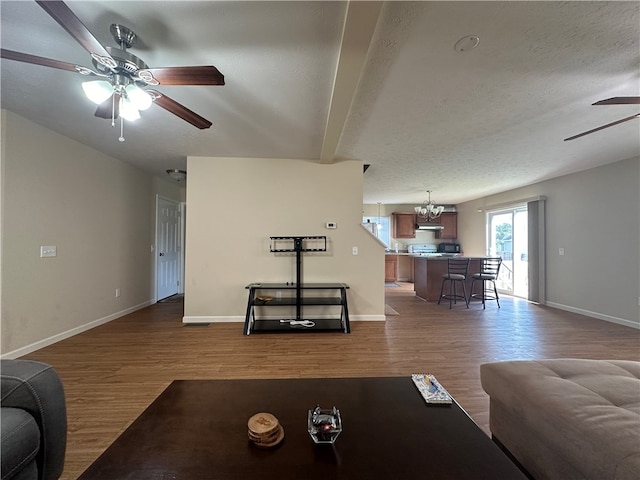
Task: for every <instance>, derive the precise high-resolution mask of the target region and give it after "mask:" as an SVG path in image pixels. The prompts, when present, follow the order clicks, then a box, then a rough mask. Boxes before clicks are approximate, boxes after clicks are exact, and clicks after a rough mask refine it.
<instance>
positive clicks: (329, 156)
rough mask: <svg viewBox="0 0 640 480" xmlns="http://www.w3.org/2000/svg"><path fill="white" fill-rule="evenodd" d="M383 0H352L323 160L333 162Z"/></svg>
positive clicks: (345, 25) (343, 35)
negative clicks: (375, 0) (366, 0)
mask: <svg viewBox="0 0 640 480" xmlns="http://www.w3.org/2000/svg"><path fill="white" fill-rule="evenodd" d="M382 3H383V2H363V1H350V2H349V5H348V6H347V14H346V17H345V22H344V30H343V31H342V42H341V45H340V55H339V57H338V65H337V67H336V75H335V78H334V81H333V90H332V93H331V104H330V106H329V116H328V118H327V125H326V128H325V132H324V140H323V142H322V152H321V153H320V163H332V162H333V161H334V158H335V154H336V149H337V148H338V142H339V141H340V136H341V135H342V130H343V129H344V124H345V122H346V120H347V114H348V113H349V109H350V108H351V102H352V101H353V97H354V95H355V92H356V89H357V87H358V82H359V81H360V76H361V74H362V70H363V68H364V65H365V62H366V60H367V53H368V52H369V45H370V44H371V39H372V38H373V33H374V32H375V29H376V24H377V23H378V17H379V16H380V10H381V8H382Z"/></svg>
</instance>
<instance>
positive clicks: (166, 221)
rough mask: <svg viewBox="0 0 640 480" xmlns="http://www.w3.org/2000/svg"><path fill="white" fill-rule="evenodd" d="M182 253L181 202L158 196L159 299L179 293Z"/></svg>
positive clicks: (157, 259) (157, 266) (157, 279)
mask: <svg viewBox="0 0 640 480" xmlns="http://www.w3.org/2000/svg"><path fill="white" fill-rule="evenodd" d="M180 254H181V248H180V204H179V203H178V202H174V201H173V200H168V199H166V198H162V197H160V196H158V197H157V201H156V298H157V300H162V299H163V298H167V297H170V296H171V295H174V294H176V293H178V282H179V279H180Z"/></svg>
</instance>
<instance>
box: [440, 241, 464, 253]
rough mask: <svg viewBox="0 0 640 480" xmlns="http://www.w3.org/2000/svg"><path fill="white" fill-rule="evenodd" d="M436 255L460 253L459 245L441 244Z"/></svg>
mask: <svg viewBox="0 0 640 480" xmlns="http://www.w3.org/2000/svg"><path fill="white" fill-rule="evenodd" d="M438 253H460V244H459V243H441V244H439V245H438Z"/></svg>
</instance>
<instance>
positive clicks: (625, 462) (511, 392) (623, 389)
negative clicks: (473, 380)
mask: <svg viewBox="0 0 640 480" xmlns="http://www.w3.org/2000/svg"><path fill="white" fill-rule="evenodd" d="M480 376H481V382H482V387H483V388H484V390H485V391H486V392H487V393H488V394H489V396H490V397H491V406H492V411H491V416H492V417H493V416H494V413H495V414H496V415H503V417H506V418H509V419H511V421H512V423H509V422H505V421H501V420H500V419H499V418H497V419H496V421H495V422H494V420H493V419H490V423H491V431H492V433H493V434H494V435H495V436H496V437H497V438H498V440H500V441H501V442H502V443H504V445H505V446H506V447H507V448H508V449H509V450H512V448H513V447H512V445H509V443H513V444H518V445H517V446H515V450H518V446H519V447H521V448H525V449H531V450H535V449H536V448H537V447H536V446H535V444H532V443H531V442H529V443H527V442H526V441H524V440H523V441H519V440H518V436H520V437H522V436H527V435H531V436H532V437H535V438H537V439H544V442H545V445H544V449H545V450H544V451H545V452H546V453H545V454H544V455H543V454H541V453H540V452H541V451H542V448H543V447H540V451H537V452H536V451H533V452H531V451H527V452H517V451H516V452H514V451H512V453H513V454H514V455H515V456H516V458H518V460H520V461H521V463H523V465H524V467H525V468H527V470H529V471H530V472H531V473H534V475H535V473H539V472H547V473H548V472H550V471H552V470H553V468H555V467H549V468H545V466H542V467H541V466H540V465H527V464H526V463H527V462H528V461H533V462H549V464H551V461H552V459H548V458H545V457H548V456H549V453H548V452H549V451H552V452H555V453H556V454H557V457H558V459H559V462H558V464H560V463H562V462H564V463H566V465H567V466H568V467H570V468H571V470H572V471H575V472H579V473H580V476H581V477H582V478H594V479H605V478H606V479H618V478H633V479H637V478H640V362H633V361H621V360H611V361H607V360H584V359H556V360H540V361H511V362H498V363H491V364H484V365H481V367H480ZM497 407H499V408H500V409H502V410H504V412H494V408H497ZM503 413H504V414H503ZM513 419H519V420H517V421H516V423H513ZM495 430H501V431H495ZM532 459H533V460H532Z"/></svg>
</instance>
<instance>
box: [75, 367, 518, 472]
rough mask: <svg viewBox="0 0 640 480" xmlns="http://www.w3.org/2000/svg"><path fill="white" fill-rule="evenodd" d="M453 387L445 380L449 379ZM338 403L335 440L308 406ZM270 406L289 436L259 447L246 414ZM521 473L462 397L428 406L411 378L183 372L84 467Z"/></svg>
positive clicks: (104, 469)
mask: <svg viewBox="0 0 640 480" xmlns="http://www.w3.org/2000/svg"><path fill="white" fill-rule="evenodd" d="M445 387H446V385H445ZM316 404H320V405H321V406H322V407H323V408H330V407H332V406H334V405H335V406H336V407H338V408H339V409H340V412H341V415H342V421H343V428H344V430H343V432H342V433H341V434H340V436H339V437H338V439H337V441H336V443H335V445H333V446H332V445H316V444H314V443H313V441H312V440H311V438H310V437H309V434H308V433H307V425H306V422H307V411H308V410H309V409H312V408H314V407H315V406H316ZM258 412H270V413H272V414H274V415H275V416H276V417H277V418H278V419H279V421H280V423H281V425H282V426H283V427H284V430H285V439H284V442H283V443H282V444H280V445H279V446H277V447H275V448H273V449H260V448H258V447H256V446H254V445H252V444H251V443H249V441H248V439H247V420H248V419H249V418H250V417H251V416H252V415H254V414H255V413H258ZM213 478H216V479H242V480H247V479H254V478H255V479H260V480H268V479H277V480H283V479H296V480H297V479H304V480H314V479H318V480H320V479H322V480H326V479H334V478H340V479H385V480H387V479H412V478H416V479H418V478H419V479H422V478H434V479H456V480H463V479H474V480H479V479H491V480H495V479H501V480H507V479H524V478H525V476H524V475H523V474H522V473H521V472H520V470H519V469H518V468H517V467H516V466H515V465H514V464H513V463H512V462H511V461H510V460H509V459H508V458H507V457H506V456H505V454H504V453H502V451H501V450H500V449H499V448H498V447H497V446H496V445H495V444H494V443H493V442H492V441H491V440H490V439H489V437H488V436H487V435H486V434H485V433H484V432H483V431H482V430H481V429H480V428H478V426H477V425H476V424H475V423H474V422H473V420H471V418H470V417H469V416H468V415H467V414H466V412H465V411H464V410H462V409H461V408H460V406H458V405H457V404H456V403H455V402H454V403H453V405H450V406H434V405H426V403H425V402H424V400H423V399H422V397H421V396H420V393H419V392H418V390H417V388H416V387H415V386H414V384H413V382H412V381H411V378H409V377H393V378H341V379H334V378H332V379H327V378H319V379H289V380H178V381H175V382H173V383H172V384H171V385H169V387H167V389H166V390H165V391H164V392H163V393H162V394H161V395H160V396H159V397H158V398H157V399H156V400H155V401H154V402H153V403H152V404H151V405H150V406H149V407H148V408H147V409H146V410H145V411H144V412H143V413H142V415H140V417H138V419H136V420H135V421H134V422H133V424H131V426H130V427H129V428H127V430H125V431H124V432H123V433H122V435H120V437H118V438H117V439H116V441H115V442H114V443H113V444H112V445H111V446H110V447H109V448H108V449H107V450H106V451H105V452H104V453H103V454H102V455H101V456H100V457H99V458H98V459H97V460H96V461H95V462H94V463H93V464H92V465H91V466H90V467H89V468H88V469H87V470H86V471H85V472H84V473H83V474H82V475H81V476H80V479H81V480H88V479H105V480H118V479H140V480H142V479H144V480H153V479H184V480H200V479H202V480H205V479H206V480H208V479H213Z"/></svg>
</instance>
